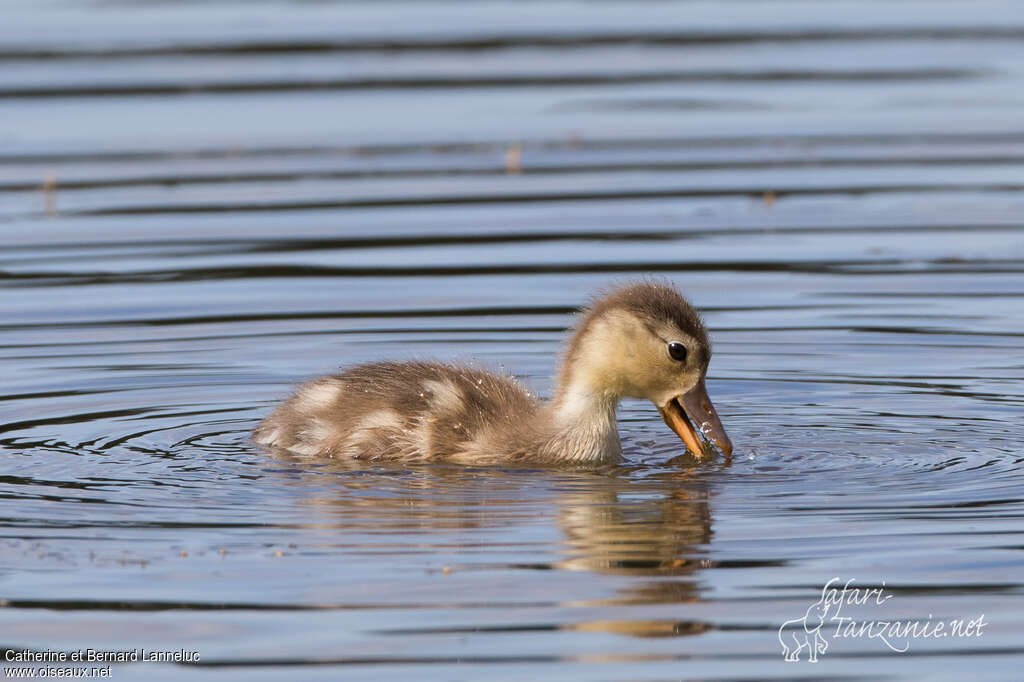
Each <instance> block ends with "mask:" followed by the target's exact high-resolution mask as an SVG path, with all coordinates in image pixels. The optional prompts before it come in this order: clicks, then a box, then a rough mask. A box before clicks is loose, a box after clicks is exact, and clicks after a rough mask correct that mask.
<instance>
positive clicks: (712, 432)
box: [658, 379, 732, 459]
mask: <svg viewBox="0 0 1024 682" xmlns="http://www.w3.org/2000/svg"><path fill="white" fill-rule="evenodd" d="M658 410H659V411H660V412H661V418H662V419H664V420H665V423H666V424H668V425H669V428H671V429H672V430H673V431H675V432H676V435H677V436H679V437H680V438H682V439H683V442H684V443H686V447H687V449H689V450H690V452H692V453H693V454H694V456H695V457H697V458H698V459H699V458H701V457H703V456H704V447H703V446H702V445H701V442H700V439H699V438H698V437H697V429H696V428H694V426H693V425H694V424H700V432H701V433H702V434H703V435H704V436H705V437H706V438H708V439H709V440H710V441H712V442H713V443H714V444H715V445H717V446H718V449H719V450H721V451H722V452H723V453H724V454H725V456H726V457H728V456H730V455H732V441H731V440H729V436H727V435H725V429H724V428H723V427H722V421H721V420H720V419H719V418H718V412H716V411H715V406H714V404H712V402H711V398H709V397H708V389H707V386H705V385H704V380H703V379H701V380H700V381H699V382H697V385H696V386H694V387H693V388H692V389H690V390H689V391H688V392H686V393H684V394H683V395H680V396H676V397H675V398H673V399H672V400H670V401H668V403H667V404H666V405H664V406H662V407H659V408H658Z"/></svg>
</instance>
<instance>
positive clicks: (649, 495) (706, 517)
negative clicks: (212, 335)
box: [276, 453, 712, 637]
mask: <svg viewBox="0 0 1024 682" xmlns="http://www.w3.org/2000/svg"><path fill="white" fill-rule="evenodd" d="M276 456H277V457H278V458H279V459H280V460H282V462H285V463H287V464H289V465H293V466H289V467H288V468H287V469H282V470H281V473H282V474H283V475H284V476H283V477H284V479H285V480H286V481H288V482H289V483H291V484H293V485H302V486H304V487H306V488H307V489H308V491H309V492H313V491H316V492H315V494H314V495H310V496H308V497H306V498H305V500H304V501H305V502H307V503H308V504H311V505H316V506H318V507H327V508H329V509H330V512H329V517H330V518H329V521H328V522H327V525H328V526H329V527H330V528H332V529H337V530H338V531H346V532H348V533H354V534H358V535H348V536H347V537H339V538H338V540H339V543H344V544H346V545H348V543H349V542H350V541H351V540H353V539H357V538H359V537H361V538H362V539H363V540H366V539H367V536H366V535H365V534H367V533H372V534H373V537H376V538H377V539H378V540H377V541H379V534H380V533H382V532H383V533H388V532H398V533H402V534H406V533H409V532H417V533H422V535H423V537H419V538H417V541H416V542H417V545H418V546H419V547H424V546H431V545H433V546H437V547H439V548H442V547H443V548H444V550H445V551H453V552H455V556H451V555H449V556H448V560H449V561H451V562H452V563H453V564H454V565H453V566H451V567H447V566H446V567H445V571H448V570H451V571H456V572H458V571H474V570H495V569H497V570H503V569H505V570H507V569H513V570H515V569H521V570H562V571H583V572H590V573H596V574H601V575H610V576H627V577H629V578H631V579H629V580H624V581H623V582H622V584H621V585H620V586H617V587H616V593H617V594H616V595H615V596H614V597H611V598H608V597H605V598H601V599H588V600H578V599H577V600H570V601H566V602H564V603H563V604H562V605H563V606H571V607H598V608H600V607H608V608H609V609H613V610H614V609H617V608H618V607H623V606H632V605H636V606H642V605H664V604H682V603H686V602H694V601H698V600H700V587H699V582H698V581H697V579H696V577H695V574H696V573H697V571H699V570H700V569H702V568H707V567H709V566H710V565H711V562H710V560H709V559H708V557H707V556H706V554H705V548H706V547H707V546H708V543H709V541H710V539H711V533H712V530H711V508H710V505H709V494H708V488H707V483H706V481H705V480H704V478H703V476H702V474H701V473H700V472H695V471H694V470H692V469H682V468H671V467H670V466H666V465H665V464H662V468H660V469H658V470H657V471H654V472H651V471H641V470H638V469H637V467H632V468H629V467H611V468H609V469H608V470H605V471H599V472H595V471H592V470H591V471H578V472H577V471H566V470H564V469H563V470H554V469H508V468H502V469H497V468H495V469H490V468H487V469H473V468H466V467H460V466H441V465H437V466H430V467H418V468H399V467H395V468H393V469H392V468H390V467H384V466H371V465H367V464H365V463H358V462H339V461H329V462H324V461H323V460H319V461H316V462H315V463H313V462H312V461H311V460H307V459H304V458H301V457H296V456H295V455H289V454H283V453H276ZM318 516H320V519H321V521H324V520H325V519H324V518H323V516H321V515H318ZM544 517H550V518H552V519H553V522H555V523H557V526H558V527H559V529H560V531H561V534H562V540H561V542H560V543H559V544H558V545H550V544H546V545H545V546H544V547H541V548H537V549H536V550H533V549H527V550H525V553H526V554H527V556H529V554H530V553H533V555H534V556H536V557H537V558H538V559H540V560H539V561H530V560H527V561H523V562H508V563H504V564H501V565H497V566H496V565H495V564H494V563H487V564H486V565H483V566H482V565H481V564H479V563H471V562H467V563H464V564H463V563H456V562H458V561H459V556H458V552H459V545H458V544H453V542H452V540H453V537H452V535H451V531H453V530H454V531H461V530H468V531H474V535H473V537H472V539H470V540H467V539H465V538H462V541H464V542H465V548H466V549H471V550H472V551H473V554H472V556H473V557H474V558H479V557H481V556H486V550H487V548H488V545H492V546H493V547H494V550H495V552H496V553H502V554H504V553H507V551H508V549H509V547H510V546H512V545H515V544H516V542H517V541H518V540H519V539H520V538H519V537H518V536H517V526H524V525H526V524H536V522H537V520H538V518H544ZM317 525H318V527H319V528H323V527H324V525H323V524H317ZM478 530H479V531H483V532H484V533H487V534H488V535H487V536H486V538H482V537H481V536H480V535H479V534H477V533H475V531H478ZM431 534H433V535H435V536H436V537H431ZM370 541H372V540H370ZM349 546H350V545H349ZM531 558H532V557H531ZM645 577H649V578H650V579H649V580H644V578H645ZM557 627H558V629H563V630H578V631H600V632H610V633H615V634H620V635H629V636H635V637H680V636H687V635H695V634H700V633H702V632H705V631H706V630H707V629H708V626H707V625H706V624H704V623H701V622H698V621H676V620H614V619H609V620H604V619H600V620H599V619H595V620H587V621H583V622H573V623H564V624H559V625H558V626H557Z"/></svg>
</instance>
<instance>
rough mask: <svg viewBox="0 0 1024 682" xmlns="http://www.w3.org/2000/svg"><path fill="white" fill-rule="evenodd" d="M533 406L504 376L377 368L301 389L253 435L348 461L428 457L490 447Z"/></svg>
mask: <svg viewBox="0 0 1024 682" xmlns="http://www.w3.org/2000/svg"><path fill="white" fill-rule="evenodd" d="M537 409H538V403H537V401H536V400H535V399H534V398H533V397H532V396H530V395H529V394H528V393H527V392H526V391H525V390H524V389H523V387H522V386H520V385H519V384H518V383H517V382H516V381H514V380H513V379H511V378H509V377H505V376H499V375H496V374H491V373H490V372H484V371H481V370H476V369H471V368H466V367H453V366H450V365H444V364H441V363H430V362H401V363H400V362H379V363H372V364H367V365H359V366H356V367H353V368H351V369H349V370H347V371H345V372H342V373H341V374H337V375H333V376H326V377H321V378H319V379H315V380H313V381H311V382H309V383H307V384H304V385H303V386H301V387H300V388H299V389H298V390H297V391H296V392H295V394H294V395H293V396H292V397H291V398H289V399H288V400H287V401H286V402H285V403H284V404H282V405H281V406H280V407H279V408H278V409H277V410H275V411H274V412H273V413H272V414H271V415H270V416H268V417H267V418H266V419H265V420H264V422H263V423H262V424H260V426H259V427H258V428H257V429H256V432H255V433H254V439H255V440H256V442H258V443H263V444H265V445H271V446H275V447H281V448H285V449H287V450H290V451H292V452H295V453H298V454H302V455H311V456H327V457H340V458H352V459H368V460H381V459H433V458H446V457H451V456H455V455H461V454H465V453H466V452H467V451H472V450H478V449H480V448H482V447H492V446H491V445H490V444H489V440H490V438H489V436H490V434H493V433H495V432H497V431H507V427H508V425H509V424H510V423H514V422H517V421H518V422H520V423H524V422H528V421H529V420H530V418H531V417H532V415H533V414H534V413H535V412H536V410H537Z"/></svg>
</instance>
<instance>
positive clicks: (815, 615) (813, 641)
mask: <svg viewBox="0 0 1024 682" xmlns="http://www.w3.org/2000/svg"><path fill="white" fill-rule="evenodd" d="M830 605H831V604H830V603H829V602H826V601H825V595H824V594H822V596H821V599H819V600H818V601H816V602H814V603H813V604H811V605H810V607H809V608H808V609H807V613H805V614H804V615H803V617H801V618H794V619H793V620H787V621H786V622H785V623H783V624H782V626H781V627H779V644H781V645H782V655H783V657H785V659H786V661H789V662H792V661H799V660H800V651H801V650H802V649H807V660H808V661H810V662H811V663H817V662H818V654H824V653H825V651H826V650H827V649H828V642H826V641H825V638H824V637H822V636H821V628H822V627H823V626H824V625H825V620H826V616H827V615H828V611H829V606H830Z"/></svg>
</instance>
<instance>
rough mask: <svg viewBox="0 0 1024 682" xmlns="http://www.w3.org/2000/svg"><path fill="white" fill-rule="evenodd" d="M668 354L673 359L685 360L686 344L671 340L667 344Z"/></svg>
mask: <svg viewBox="0 0 1024 682" xmlns="http://www.w3.org/2000/svg"><path fill="white" fill-rule="evenodd" d="M668 354H669V355H670V356H671V357H672V359H673V360H678V361H679V362H685V361H686V346H684V345H683V344H681V343H679V342H678V341H673V342H672V343H670V344H668Z"/></svg>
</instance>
